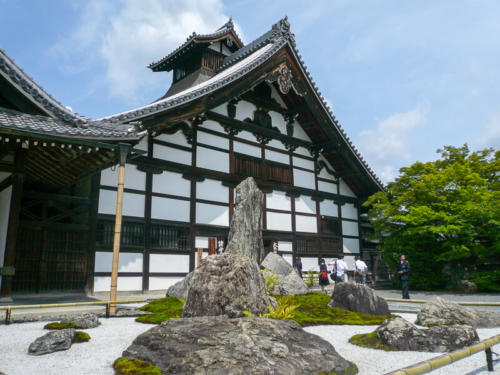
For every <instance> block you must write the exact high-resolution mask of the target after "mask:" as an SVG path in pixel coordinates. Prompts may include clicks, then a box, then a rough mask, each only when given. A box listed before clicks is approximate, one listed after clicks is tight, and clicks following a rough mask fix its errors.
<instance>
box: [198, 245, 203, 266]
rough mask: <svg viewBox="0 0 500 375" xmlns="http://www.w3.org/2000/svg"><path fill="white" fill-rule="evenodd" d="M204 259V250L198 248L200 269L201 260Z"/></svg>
mask: <svg viewBox="0 0 500 375" xmlns="http://www.w3.org/2000/svg"><path fill="white" fill-rule="evenodd" d="M202 259H203V249H202V248H198V267H199V266H200V263H201V260H202Z"/></svg>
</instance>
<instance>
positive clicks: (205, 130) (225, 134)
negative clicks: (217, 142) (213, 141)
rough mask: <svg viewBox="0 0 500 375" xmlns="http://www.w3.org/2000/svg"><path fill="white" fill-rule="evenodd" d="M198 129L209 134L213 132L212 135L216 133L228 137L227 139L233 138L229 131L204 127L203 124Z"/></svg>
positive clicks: (218, 135)
mask: <svg viewBox="0 0 500 375" xmlns="http://www.w3.org/2000/svg"><path fill="white" fill-rule="evenodd" d="M198 131H199V132H203V133H207V134H211V135H215V136H217V137H221V138H226V139H227V140H230V139H231V136H229V135H228V134H227V133H224V131H221V132H218V131H217V130H212V129H208V128H205V127H203V125H202V126H199V127H198Z"/></svg>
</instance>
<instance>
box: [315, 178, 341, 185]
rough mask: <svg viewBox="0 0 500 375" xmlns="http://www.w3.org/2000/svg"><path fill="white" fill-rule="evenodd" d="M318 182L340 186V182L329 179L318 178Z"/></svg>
mask: <svg viewBox="0 0 500 375" xmlns="http://www.w3.org/2000/svg"><path fill="white" fill-rule="evenodd" d="M318 181H321V182H329V183H330V184H335V185H338V180H328V179H327V178H323V177H318Z"/></svg>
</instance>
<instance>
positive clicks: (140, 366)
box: [113, 358, 161, 375]
mask: <svg viewBox="0 0 500 375" xmlns="http://www.w3.org/2000/svg"><path fill="white" fill-rule="evenodd" d="M113 368H114V369H115V375H161V372H160V370H159V369H158V367H156V366H155V365H153V364H151V363H148V362H144V361H139V360H138V359H128V358H118V359H117V360H116V361H115V363H113Z"/></svg>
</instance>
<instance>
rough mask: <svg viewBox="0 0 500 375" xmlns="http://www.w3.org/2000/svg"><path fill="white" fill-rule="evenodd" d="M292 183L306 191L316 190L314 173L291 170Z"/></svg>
mask: <svg viewBox="0 0 500 375" xmlns="http://www.w3.org/2000/svg"><path fill="white" fill-rule="evenodd" d="M293 183H294V185H295V186H300V187H304V188H308V189H316V183H315V178H314V173H311V172H306V171H302V170H299V169H295V168H294V169H293Z"/></svg>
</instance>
